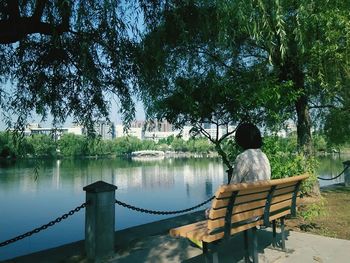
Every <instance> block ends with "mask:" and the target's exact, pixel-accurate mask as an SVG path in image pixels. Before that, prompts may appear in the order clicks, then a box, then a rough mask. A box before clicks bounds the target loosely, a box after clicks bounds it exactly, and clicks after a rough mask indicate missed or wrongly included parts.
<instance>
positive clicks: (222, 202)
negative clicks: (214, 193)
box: [212, 192, 267, 208]
mask: <svg viewBox="0 0 350 263" xmlns="http://www.w3.org/2000/svg"><path fill="white" fill-rule="evenodd" d="M266 197H267V192H263V193H258V194H250V195H243V196H237V197H236V199H235V203H236V204H240V203H245V202H252V201H255V200H260V199H264V198H266ZM228 203H229V199H214V201H213V204H212V207H213V208H223V207H226V206H227V205H228Z"/></svg>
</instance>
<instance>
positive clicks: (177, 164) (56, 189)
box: [0, 156, 346, 260]
mask: <svg viewBox="0 0 350 263" xmlns="http://www.w3.org/2000/svg"><path fill="white" fill-rule="evenodd" d="M344 160H346V157H341V158H339V157H334V158H332V157H330V156H327V157H320V168H319V170H318V174H319V175H320V176H322V177H334V176H336V175H337V174H338V173H339V172H341V170H342V169H343V165H342V161H344ZM99 180H103V181H105V182H107V183H111V184H114V185H116V186H117V187H118V189H117V191H116V199H118V200H120V201H123V202H125V203H128V204H131V205H134V206H137V207H141V208H146V209H152V210H181V209H185V208H188V207H192V206H195V205H197V204H199V203H201V202H203V201H204V200H207V199H208V198H210V197H211V196H212V195H213V194H214V193H215V190H216V189H217V187H218V186H219V185H221V184H223V183H225V182H226V174H225V168H224V166H223V164H222V162H221V160H220V159H215V158H211V159H207V158H187V159H184V158H172V159H170V158H169V159H164V160H158V161H157V160H155V161H131V160H123V159H103V160H53V161H41V162H35V161H18V162H16V163H12V164H2V165H1V167H0V200H1V201H0V211H1V216H0V242H3V241H5V240H7V239H9V238H12V237H14V236H17V235H20V234H23V233H25V232H27V231H30V230H32V229H34V228H36V227H39V226H41V225H43V224H46V223H48V222H49V221H51V220H53V219H55V218H57V217H59V216H61V215H62V214H64V213H66V212H68V211H69V210H71V209H73V208H75V207H77V206H79V205H81V204H82V203H83V202H85V192H84V191H83V187H84V186H86V185H89V184H91V183H93V182H95V181H99ZM342 180H344V179H343V176H342V177H340V178H339V179H338V180H337V181H336V182H341V181H342ZM331 183H334V182H333V181H321V182H320V184H321V186H324V185H327V184H331ZM200 209H203V208H200ZM84 216H85V214H84V210H81V211H80V212H78V213H76V214H74V215H73V216H71V217H69V218H68V219H66V220H63V221H62V222H60V223H59V224H57V225H55V226H53V227H51V228H49V229H47V230H44V231H42V232H40V233H38V234H35V235H33V236H31V237H28V238H25V239H23V240H20V241H17V242H15V243H13V244H10V245H7V246H5V247H0V260H4V259H8V258H13V257H15V256H19V255H24V254H28V253H32V252H35V251H39V250H43V249H47V248H51V247H56V246H59V245H62V244H66V243H69V242H73V241H77V240H81V239H83V238H84ZM172 216H174V215H172ZM168 217H171V216H159V215H149V214H144V213H140V212H135V211H131V210H128V209H126V208H123V207H120V206H118V205H116V230H120V229H124V228H127V227H131V226H136V225H140V224H144V223H148V222H152V221H158V220H161V219H165V218H168Z"/></svg>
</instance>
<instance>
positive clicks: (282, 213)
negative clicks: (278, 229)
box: [270, 209, 290, 221]
mask: <svg viewBox="0 0 350 263" xmlns="http://www.w3.org/2000/svg"><path fill="white" fill-rule="evenodd" d="M289 214H290V209H289V210H286V211H283V212H281V213H278V214H275V215H273V216H270V221H272V220H275V219H278V218H281V217H282V216H286V215H289Z"/></svg>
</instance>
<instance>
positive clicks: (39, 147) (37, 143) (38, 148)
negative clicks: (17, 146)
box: [26, 134, 56, 157]
mask: <svg viewBox="0 0 350 263" xmlns="http://www.w3.org/2000/svg"><path fill="white" fill-rule="evenodd" d="M26 143H27V144H28V145H30V146H31V151H27V153H29V154H32V155H34V156H43V157H53V156H55V155H56V142H55V141H54V140H53V138H52V137H51V136H50V135H46V134H34V135H33V136H31V137H29V138H27V142H26Z"/></svg>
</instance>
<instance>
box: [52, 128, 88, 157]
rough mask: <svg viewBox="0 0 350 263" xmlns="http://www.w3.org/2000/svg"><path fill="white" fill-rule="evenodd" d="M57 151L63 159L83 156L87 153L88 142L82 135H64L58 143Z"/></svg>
mask: <svg viewBox="0 0 350 263" xmlns="http://www.w3.org/2000/svg"><path fill="white" fill-rule="evenodd" d="M58 150H59V152H60V154H61V155H63V156H65V157H79V156H85V155H87V151H88V140H87V139H86V137H84V136H82V135H75V134H72V133H68V134H64V135H62V137H61V139H60V140H59V141H58Z"/></svg>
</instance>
